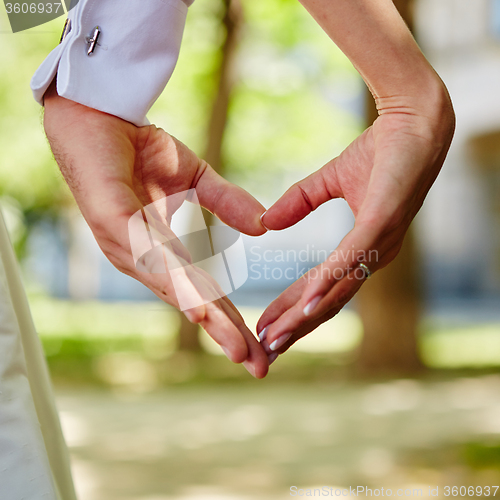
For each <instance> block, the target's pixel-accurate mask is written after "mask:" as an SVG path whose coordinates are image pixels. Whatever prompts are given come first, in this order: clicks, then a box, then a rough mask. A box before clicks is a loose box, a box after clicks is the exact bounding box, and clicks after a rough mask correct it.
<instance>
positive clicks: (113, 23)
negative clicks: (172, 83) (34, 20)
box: [31, 0, 194, 127]
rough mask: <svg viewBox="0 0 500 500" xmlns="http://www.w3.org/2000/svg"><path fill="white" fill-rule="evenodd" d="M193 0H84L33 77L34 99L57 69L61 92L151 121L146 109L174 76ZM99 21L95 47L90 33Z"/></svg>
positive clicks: (115, 112) (130, 118)
mask: <svg viewBox="0 0 500 500" xmlns="http://www.w3.org/2000/svg"><path fill="white" fill-rule="evenodd" d="M193 1H194V0H120V2H117V1H116V0H80V1H79V2H78V4H77V5H76V7H74V8H73V9H71V10H70V11H69V15H68V18H69V19H70V22H71V25H70V26H71V29H70V31H69V33H68V34H67V35H66V37H65V38H64V40H63V41H62V42H61V43H60V44H59V45H58V46H57V47H56V48H55V49H54V50H53V51H52V52H51V53H50V54H49V55H48V56H47V58H46V59H45V61H44V62H43V63H42V64H41V66H40V67H39V68H38V69H37V71H36V72H35V74H34V75H33V78H32V79H31V89H32V91H33V96H34V97H35V100H36V101H37V102H39V103H40V104H42V105H43V96H44V94H45V92H46V90H47V88H48V87H49V85H50V83H51V82H52V80H53V79H54V77H55V76H56V74H57V80H56V84H57V93H58V94H59V95H60V96H62V97H64V98H66V99H70V100H72V101H76V102H78V103H80V104H83V105H85V106H88V107H90V108H94V109H98V110H99V111H103V112H105V113H109V114H112V115H115V116H118V117H120V118H122V119H124V120H127V121H129V122H131V123H133V124H135V125H137V126H139V127H140V126H143V125H147V124H148V121H147V119H146V113H147V112H148V111H149V109H150V108H151V106H152V105H153V103H154V102H155V101H156V99H157V98H158V97H159V95H160V94H161V93H162V91H163V89H164V88H165V85H166V84H167V82H168V80H169V79H170V77H171V76H172V73H173V71H174V67H175V64H176V63H177V59H178V56H179V49H180V45H181V40H182V33H183V31H184V25H185V22H186V14H187V9H188V5H190V4H191V3H192V2H193ZM97 26H99V30H100V34H99V39H98V44H97V45H96V46H95V50H94V51H93V53H92V54H91V55H90V56H89V55H87V52H88V50H89V47H90V44H89V38H90V37H92V35H93V33H94V30H95V28H96V27H97Z"/></svg>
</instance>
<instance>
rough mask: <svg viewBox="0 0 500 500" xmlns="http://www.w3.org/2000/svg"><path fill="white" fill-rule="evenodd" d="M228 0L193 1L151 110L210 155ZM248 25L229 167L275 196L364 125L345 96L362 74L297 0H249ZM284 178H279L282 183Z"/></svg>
mask: <svg viewBox="0 0 500 500" xmlns="http://www.w3.org/2000/svg"><path fill="white" fill-rule="evenodd" d="M220 5H221V2H220V0H211V1H207V0H205V1H198V2H195V3H194V4H193V6H192V7H190V11H189V14H188V22H187V26H186V31H185V36H184V40H183V45H182V49H181V55H180V58H179V62H178V65H177V68H176V71H175V73H174V76H173V78H172V79H171V81H170V82H169V84H168V86H167V89H166V91H165V92H164V93H163V95H162V96H161V97H160V99H159V100H158V102H157V103H156V104H155V106H154V108H153V110H152V112H151V115H150V118H151V119H152V120H153V121H154V122H155V123H157V124H158V125H160V126H162V127H164V128H165V129H166V130H167V131H169V132H170V133H172V134H174V135H175V136H177V137H178V138H179V139H181V140H182V141H184V142H185V143H186V144H188V145H189V146H190V147H191V148H192V149H193V150H194V151H196V152H197V153H198V154H202V153H203V150H204V147H205V139H206V136H207V126H208V114H209V112H210V107H211V102H212V99H213V95H214V92H215V90H216V88H215V85H216V82H214V75H215V73H216V71H217V67H218V65H219V64H220V57H221V54H220V48H221V45H222V43H223V40H224V31H223V29H222V26H221V14H220V12H221V9H220ZM243 6H244V27H243V30H242V31H243V32H242V34H241V39H240V43H239V48H238V63H237V67H236V68H235V80H236V82H235V86H234V89H233V92H232V99H231V104H230V109H229V118H228V126H227V129H226V135H225V141H224V145H223V158H224V162H225V169H226V172H227V173H228V175H229V176H230V177H231V178H232V179H233V180H235V181H236V182H239V183H240V184H242V185H243V186H244V187H247V188H249V189H251V190H252V191H254V192H255V190H256V189H257V188H258V190H259V192H260V193H261V194H262V192H263V186H268V188H267V191H266V189H264V191H266V194H267V195H268V196H271V197H275V196H277V195H279V194H280V192H281V190H282V189H283V188H284V187H285V185H286V183H288V182H289V181H290V173H291V174H292V178H293V176H297V175H299V176H301V175H305V174H307V173H310V172H311V171H313V170H315V169H317V168H319V167H320V166H321V165H322V164H323V163H325V162H326V161H328V160H330V159H331V158H333V157H334V156H337V155H338V154H339V153H340V152H341V151H342V149H344V148H345V147H346V146H347V145H348V144H349V142H351V141H352V140H353V139H354V138H355V137H356V135H357V134H358V133H359V132H360V130H361V126H362V120H360V119H359V117H356V116H355V115H354V114H353V112H352V110H346V109H345V107H344V106H343V104H345V102H344V103H342V102H341V101H342V100H344V101H345V100H346V97H347V99H351V100H353V99H356V97H357V96H359V94H360V93H361V92H362V87H361V85H362V82H361V80H360V78H359V76H358V75H357V73H356V71H355V70H354V68H353V67H352V65H351V63H350V62H349V61H348V60H347V58H346V57H345V56H344V55H343V54H342V52H341V51H340V50H339V49H338V48H337V47H336V46H335V45H334V44H333V43H332V41H331V40H330V39H329V38H328V37H327V35H326V34H325V33H324V32H323V31H322V30H321V28H320V27H319V26H318V25H317V24H316V22H315V21H314V20H313V19H312V18H311V16H309V14H308V13H307V12H306V11H305V10H304V9H303V8H302V6H301V5H300V4H299V2H297V1H296V0H265V1H264V0H243ZM276 181H278V182H276Z"/></svg>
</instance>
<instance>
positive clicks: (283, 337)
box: [269, 333, 292, 351]
mask: <svg viewBox="0 0 500 500" xmlns="http://www.w3.org/2000/svg"><path fill="white" fill-rule="evenodd" d="M291 336H292V334H291V333H284V334H283V335H281V337H278V338H277V339H276V340H275V341H274V342H273V343H272V344H271V345H270V346H269V347H270V349H271V351H275V350H276V349H279V348H280V347H281V346H282V345H283V344H284V343H285V342H286V341H287V340H288V339H289V338H290V337H291Z"/></svg>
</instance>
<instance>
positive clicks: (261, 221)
mask: <svg viewBox="0 0 500 500" xmlns="http://www.w3.org/2000/svg"><path fill="white" fill-rule="evenodd" d="M266 214H267V210H266V211H265V212H264V213H263V214H262V215H261V216H260V223H261V224H262V225H263V226H264V229H265V230H266V231H270V229H269V228H268V227H266V225H265V224H264V215H266Z"/></svg>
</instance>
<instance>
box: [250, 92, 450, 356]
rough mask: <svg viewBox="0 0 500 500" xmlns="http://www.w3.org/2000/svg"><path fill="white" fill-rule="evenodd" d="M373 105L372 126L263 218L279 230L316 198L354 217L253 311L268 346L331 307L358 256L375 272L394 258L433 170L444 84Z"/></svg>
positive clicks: (440, 146)
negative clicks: (326, 251) (343, 204)
mask: <svg viewBox="0 0 500 500" xmlns="http://www.w3.org/2000/svg"><path fill="white" fill-rule="evenodd" d="M422 102H424V103H425V106H424V107H422V106H421V103H422ZM377 104H378V109H379V113H380V116H379V117H378V118H377V120H376V121H375V122H374V124H373V126H371V127H370V128H368V129H367V130H366V131H365V132H364V133H363V134H362V135H361V136H360V137H358V138H357V139H356V140H355V141H354V142H353V143H352V144H351V145H350V146H349V147H348V148H347V149H346V150H345V151H344V152H343V153H342V154H341V155H340V156H339V157H338V158H335V159H334V160H332V161H331V162H329V163H327V164H326V165H325V166H324V167H323V168H321V169H320V170H319V171H317V172H315V173H314V174H312V175H310V176H309V177H307V178H306V179H304V180H302V181H300V182H298V183H297V184H295V185H294V186H292V187H291V188H290V189H289V190H288V191H287V192H286V193H285V194H284V195H283V196H282V197H281V198H280V199H279V200H278V201H277V202H276V203H275V204H274V205H273V206H272V207H271V208H270V209H269V210H268V211H267V212H266V214H265V216H264V217H263V223H264V224H265V226H266V227H267V228H268V229H273V230H279V229H284V228H286V227H290V226H292V225H293V224H295V223H297V222H298V221H300V220H301V219H303V218H304V217H306V216H307V215H308V214H309V213H310V212H311V211H313V210H315V209H316V208H317V207H318V206H319V205H321V204H322V203H325V202H326V201H328V200H330V199H333V198H344V199H345V200H346V201H347V203H348V204H349V206H350V208H351V209H352V211H353V213H354V215H355V220H356V222H355V227H354V229H353V230H352V231H351V232H350V233H349V234H347V236H346V237H345V238H344V239H343V240H342V242H341V243H340V245H339V247H338V248H337V249H336V250H335V251H334V252H333V253H332V254H331V255H330V256H329V258H328V259H327V260H326V261H325V262H324V263H323V264H321V265H320V266H317V267H316V268H314V269H312V270H311V271H309V273H307V274H306V275H305V276H304V277H302V278H301V279H299V280H298V281H297V282H296V283H294V284H293V285H292V286H291V287H290V288H288V289H287V290H285V292H283V293H282V294H281V295H280V296H279V297H278V298H277V299H276V300H275V301H274V302H273V303H272V304H271V305H270V306H269V307H268V308H267V309H266V311H265V312H264V314H263V315H262V317H261V318H260V320H259V323H258V325H257V331H258V332H260V337H261V339H264V342H263V345H264V346H265V348H266V351H267V352H268V353H271V352H272V351H275V352H279V353H282V352H284V351H285V350H286V349H288V347H290V346H291V345H292V344H293V343H294V342H296V341H297V340H298V339H299V338H301V337H303V336H304V335H307V334H308V333H309V332H311V331H312V330H314V329H315V328H316V327H317V326H319V325H320V324H321V323H323V322H324V321H326V320H328V319H330V318H331V317H333V316H334V315H335V314H337V313H338V312H339V311H340V310H341V309H342V307H343V306H344V305H345V304H346V303H347V302H348V301H349V300H350V299H351V298H352V297H353V295H354V294H355V293H356V292H357V290H358V289H359V287H360V286H361V284H362V283H363V281H364V279H365V278H366V276H365V272H364V271H363V269H362V268H360V267H359V264H360V263H361V262H362V263H364V264H365V265H366V266H368V269H369V270H370V271H371V272H375V271H377V270H378V269H381V268H382V267H384V266H386V265H387V264H389V262H391V261H392V260H393V259H394V258H395V257H396V255H397V254H398V252H399V250H400V248H401V245H402V243H403V238H404V236H405V233H406V231H407V229H408V227H409V225H410V223H411V221H412V220H413V218H414V217H415V215H416V213H417V212H418V210H419V209H420V207H421V206H422V203H423V201H424V198H425V196H426V194H427V192H428V191H429V189H430V187H431V185H432V183H433V182H434V180H435V178H436V176H437V175H438V173H439V171H440V169H441V166H442V164H443V162H444V159H445V157H446V153H447V151H448V148H449V146H450V143H451V139H452V136H453V130H454V114H453V109H452V106H451V103H450V101H449V97H448V95H447V92H446V89H445V88H444V85H442V84H441V83H440V82H437V85H436V88H435V89H434V94H432V93H429V94H428V95H425V96H423V98H422V99H421V100H417V101H411V100H409V99H408V98H405V97H401V98H398V97H389V98H385V99H382V98H380V99H378V102H377ZM266 327H267V329H265V328H266ZM264 329H265V330H264ZM263 330H264V332H263ZM273 356H274V357H275V355H273ZM271 360H272V358H271Z"/></svg>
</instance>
